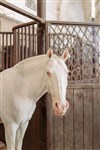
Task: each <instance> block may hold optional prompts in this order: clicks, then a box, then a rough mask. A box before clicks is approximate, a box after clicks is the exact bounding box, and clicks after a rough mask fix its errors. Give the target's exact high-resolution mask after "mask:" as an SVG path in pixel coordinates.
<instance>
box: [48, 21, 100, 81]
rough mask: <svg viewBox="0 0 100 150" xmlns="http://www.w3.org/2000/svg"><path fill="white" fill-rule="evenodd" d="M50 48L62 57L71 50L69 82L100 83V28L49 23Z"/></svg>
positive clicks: (86, 25)
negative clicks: (66, 51)
mask: <svg viewBox="0 0 100 150" xmlns="http://www.w3.org/2000/svg"><path fill="white" fill-rule="evenodd" d="M48 36H49V38H48V47H51V48H52V49H53V50H54V52H55V53H56V54H58V55H61V54H62V52H63V51H64V49H66V48H69V51H70V55H71V57H70V59H69V60H68V62H67V65H68V68H69V71H70V72H69V80H70V82H71V83H73V82H74V83H75V82H79V83H80V82H81V83H82V82H89V83H90V82H93V83H94V82H100V26H98V25H93V24H92V25H91V24H90V25H89V24H74V23H73V24H71V23H69V24H68V23H65V22H62V23H61V22H60V23H58V22H57V23H56V22H54V23H53V22H52V23H51V22H49V23H48Z"/></svg>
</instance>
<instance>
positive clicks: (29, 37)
mask: <svg viewBox="0 0 100 150" xmlns="http://www.w3.org/2000/svg"><path fill="white" fill-rule="evenodd" d="M30 28H31V26H30V25H29V26H28V39H29V42H28V43H29V46H28V50H29V52H28V53H29V55H28V56H29V57H30V56H31V31H30Z"/></svg>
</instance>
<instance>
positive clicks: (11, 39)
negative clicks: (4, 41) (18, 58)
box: [9, 34, 12, 67]
mask: <svg viewBox="0 0 100 150" xmlns="http://www.w3.org/2000/svg"><path fill="white" fill-rule="evenodd" d="M9 47H10V56H9V57H10V67H12V34H10V45H9Z"/></svg>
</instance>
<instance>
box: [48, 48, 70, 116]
mask: <svg viewBox="0 0 100 150" xmlns="http://www.w3.org/2000/svg"><path fill="white" fill-rule="evenodd" d="M47 56H48V58H49V61H48V63H47V68H46V74H47V75H46V76H47V77H46V88H47V92H48V93H50V95H51V97H52V104H53V109H54V112H55V114H56V115H64V114H65V112H66V110H67V109H68V108H69V103H68V101H67V100H66V90H67V85H68V80H67V78H68V68H67V66H66V64H65V61H66V60H67V59H68V57H69V52H68V50H65V51H64V52H63V54H62V56H60V57H58V56H56V55H54V54H53V50H51V49H50V50H48V51H47Z"/></svg>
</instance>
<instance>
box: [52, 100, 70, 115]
mask: <svg viewBox="0 0 100 150" xmlns="http://www.w3.org/2000/svg"><path fill="white" fill-rule="evenodd" d="M68 108H69V103H68V101H66V102H65V103H64V104H60V103H59V102H56V103H55V104H54V112H55V114H56V115H59V116H63V115H64V114H65V113H66V111H67V110H68Z"/></svg>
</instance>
